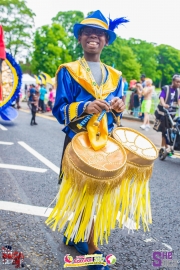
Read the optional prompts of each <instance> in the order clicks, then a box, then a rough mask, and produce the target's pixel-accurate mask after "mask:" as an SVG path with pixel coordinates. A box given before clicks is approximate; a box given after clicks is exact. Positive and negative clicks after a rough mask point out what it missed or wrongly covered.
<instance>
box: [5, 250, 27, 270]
mask: <svg viewBox="0 0 180 270" xmlns="http://www.w3.org/2000/svg"><path fill="white" fill-rule="evenodd" d="M2 259H3V264H11V265H14V266H15V268H21V267H24V263H23V261H24V254H23V253H22V252H19V251H13V250H12V247H11V246H5V247H2Z"/></svg>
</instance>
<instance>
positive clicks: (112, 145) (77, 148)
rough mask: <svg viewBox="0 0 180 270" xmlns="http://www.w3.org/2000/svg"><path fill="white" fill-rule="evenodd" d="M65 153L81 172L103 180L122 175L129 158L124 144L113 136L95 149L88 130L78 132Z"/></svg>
mask: <svg viewBox="0 0 180 270" xmlns="http://www.w3.org/2000/svg"><path fill="white" fill-rule="evenodd" d="M65 155H68V158H69V160H70V161H71V163H72V164H73V165H74V167H76V169H77V170H79V171H80V172H81V173H83V174H85V175H87V176H90V177H93V178H95V179H102V180H103V179H104V180H106V179H111V178H114V177H117V176H118V175H121V174H122V173H123V172H124V166H125V164H126V160H127V155H126V151H125V149H124V148H123V146H122V145H121V144H120V143H118V142H117V141H116V140H114V139H113V138H111V137H108V141H107V144H106V146H105V147H104V148H102V149H101V150H98V151H95V150H93V148H92V147H91V145H90V142H89V139H88V133H87V132H81V133H78V134H77V135H76V136H75V137H74V138H73V139H72V141H71V143H70V146H69V147H68V148H67V151H66V153H65Z"/></svg>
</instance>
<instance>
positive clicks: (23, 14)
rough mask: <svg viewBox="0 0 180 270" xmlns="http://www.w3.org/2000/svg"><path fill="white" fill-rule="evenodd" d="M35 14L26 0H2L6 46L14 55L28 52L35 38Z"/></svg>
mask: <svg viewBox="0 0 180 270" xmlns="http://www.w3.org/2000/svg"><path fill="white" fill-rule="evenodd" d="M34 16H35V14H34V13H33V12H32V10H31V9H29V8H28V7H27V5H26V2H25V1H24V0H8V1H7V0H0V18H1V20H0V22H1V24H2V26H3V29H4V32H5V43H6V48H7V49H9V51H10V53H11V54H12V55H13V56H14V57H15V56H17V55H18V56H19V57H23V56H24V55H25V56H27V54H28V51H29V48H30V47H31V44H32V40H33V32H32V30H33V27H34Z"/></svg>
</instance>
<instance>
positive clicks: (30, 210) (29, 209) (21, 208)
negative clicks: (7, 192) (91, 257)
mask: <svg viewBox="0 0 180 270" xmlns="http://www.w3.org/2000/svg"><path fill="white" fill-rule="evenodd" d="M0 210H4V211H11V212H16V213H21V214H28V215H33V216H40V217H49V215H50V213H51V211H52V210H53V208H48V209H47V207H41V206H34V205H28V204H21V203H14V202H7V201H0ZM118 215H119V213H118ZM72 216H73V215H71V216H70V217H69V220H71V218H72ZM117 220H118V216H117ZM129 221H130V222H129V223H131V227H130V228H129V227H128V224H126V223H124V226H125V227H127V228H128V229H131V230H132V229H136V228H135V223H134V221H132V220H130V219H129ZM132 225H133V226H132Z"/></svg>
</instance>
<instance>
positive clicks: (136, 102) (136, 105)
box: [133, 89, 140, 118]
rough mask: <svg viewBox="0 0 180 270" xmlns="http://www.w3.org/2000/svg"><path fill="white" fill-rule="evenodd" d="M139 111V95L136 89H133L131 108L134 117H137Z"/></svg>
mask: <svg viewBox="0 0 180 270" xmlns="http://www.w3.org/2000/svg"><path fill="white" fill-rule="evenodd" d="M139 112H140V97H139V94H138V90H137V89H135V91H134V108H133V116H134V117H135V118H138V117H139Z"/></svg>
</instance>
